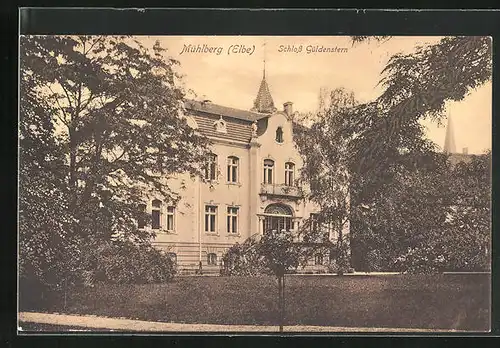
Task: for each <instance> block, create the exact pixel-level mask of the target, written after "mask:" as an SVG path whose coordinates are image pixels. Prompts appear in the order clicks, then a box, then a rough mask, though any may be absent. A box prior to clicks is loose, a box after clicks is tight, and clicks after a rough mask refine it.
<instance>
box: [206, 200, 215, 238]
mask: <svg viewBox="0 0 500 348" xmlns="http://www.w3.org/2000/svg"><path fill="white" fill-rule="evenodd" d="M216 223H217V207H216V206H213V205H207V206H205V232H208V233H215V231H216V228H215V226H216Z"/></svg>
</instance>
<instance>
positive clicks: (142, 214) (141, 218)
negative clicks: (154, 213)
mask: <svg viewBox="0 0 500 348" xmlns="http://www.w3.org/2000/svg"><path fill="white" fill-rule="evenodd" d="M139 214H140V215H139V218H138V219H137V227H138V228H144V227H146V216H145V215H146V204H144V203H141V204H139Z"/></svg>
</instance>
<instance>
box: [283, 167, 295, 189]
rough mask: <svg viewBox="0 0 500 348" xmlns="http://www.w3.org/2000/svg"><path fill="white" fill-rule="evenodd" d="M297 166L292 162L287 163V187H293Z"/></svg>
mask: <svg viewBox="0 0 500 348" xmlns="http://www.w3.org/2000/svg"><path fill="white" fill-rule="evenodd" d="M294 171H295V165H294V164H293V163H292V162H286V163H285V185H287V186H293V181H294Z"/></svg>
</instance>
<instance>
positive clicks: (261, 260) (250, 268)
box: [223, 225, 329, 332]
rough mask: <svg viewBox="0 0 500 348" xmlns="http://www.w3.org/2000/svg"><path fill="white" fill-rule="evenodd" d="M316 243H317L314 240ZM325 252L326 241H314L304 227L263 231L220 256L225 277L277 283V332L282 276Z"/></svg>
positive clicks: (281, 315) (282, 305)
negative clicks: (266, 278) (270, 278)
mask: <svg viewBox="0 0 500 348" xmlns="http://www.w3.org/2000/svg"><path fill="white" fill-rule="evenodd" d="M315 240H317V241H315ZM328 249H329V244H328V240H324V239H323V238H322V237H319V238H318V234H317V233H316V231H312V230H311V229H309V228H308V227H305V225H304V226H303V227H302V228H300V229H299V230H297V231H285V230H281V231H276V230H267V231H264V233H263V234H262V235H254V236H252V237H250V238H248V239H247V240H246V241H245V242H244V243H243V244H242V245H239V244H237V245H234V246H233V247H232V248H230V249H229V250H228V251H227V252H226V254H225V255H224V257H223V261H224V267H225V268H224V271H223V274H225V275H245V276H248V275H257V274H271V275H273V276H275V277H276V280H277V283H278V308H279V326H280V332H283V325H284V321H285V275H286V274H287V273H290V272H293V271H295V270H296V269H297V268H299V267H303V266H305V265H306V264H307V262H308V261H309V260H310V259H311V257H312V256H313V255H314V254H315V253H317V252H324V251H325V250H328Z"/></svg>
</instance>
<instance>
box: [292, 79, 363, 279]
mask: <svg viewBox="0 0 500 348" xmlns="http://www.w3.org/2000/svg"><path fill="white" fill-rule="evenodd" d="M324 99H325V92H324V91H323V93H320V103H319V110H318V112H317V114H316V115H314V118H313V124H312V125H311V126H310V127H300V128H298V130H299V131H298V132H297V136H296V138H295V142H296V144H297V148H298V149H299V153H300V154H301V157H302V158H303V161H304V166H303V168H302V170H301V180H302V181H303V183H304V184H306V185H308V187H309V190H308V191H309V192H308V195H307V199H308V200H310V201H313V202H315V203H316V204H317V205H318V206H319V207H320V210H319V212H318V214H317V216H316V217H315V219H316V221H307V222H306V224H309V225H311V226H312V225H315V226H318V231H321V233H320V235H319V236H313V237H314V238H315V239H317V238H318V237H319V238H324V237H325V236H323V235H321V234H322V233H323V232H324V231H327V233H328V231H329V230H334V231H335V232H336V235H337V236H338V237H337V240H336V242H335V243H333V244H331V250H330V255H333V256H335V257H334V259H335V260H336V263H337V268H338V270H339V274H342V273H343V272H344V271H345V270H346V269H347V268H348V266H349V264H348V263H349V262H348V255H347V251H348V249H349V239H348V236H346V235H344V233H343V231H344V229H345V228H346V227H347V225H348V223H349V215H350V208H349V205H350V203H349V200H350V180H351V174H350V173H349V168H350V158H351V153H350V150H351V149H350V144H351V141H352V139H353V137H354V130H353V128H352V126H353V125H354V123H352V124H348V123H346V121H347V122H349V121H351V118H349V119H346V117H345V115H346V114H347V113H348V112H349V110H351V109H353V108H354V107H355V106H356V104H357V102H356V100H355V98H354V94H353V93H352V92H347V91H346V90H344V89H342V88H338V89H335V90H333V91H330V93H329V96H328V98H326V99H327V101H326V102H325V101H324ZM310 139H315V141H314V142H312V141H310ZM328 239H329V238H326V240H328ZM316 241H318V242H319V240H316Z"/></svg>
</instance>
